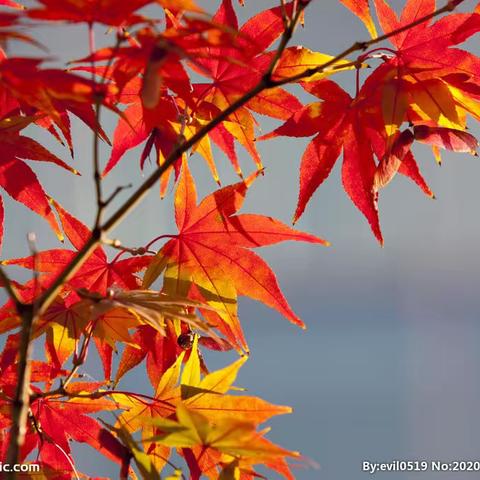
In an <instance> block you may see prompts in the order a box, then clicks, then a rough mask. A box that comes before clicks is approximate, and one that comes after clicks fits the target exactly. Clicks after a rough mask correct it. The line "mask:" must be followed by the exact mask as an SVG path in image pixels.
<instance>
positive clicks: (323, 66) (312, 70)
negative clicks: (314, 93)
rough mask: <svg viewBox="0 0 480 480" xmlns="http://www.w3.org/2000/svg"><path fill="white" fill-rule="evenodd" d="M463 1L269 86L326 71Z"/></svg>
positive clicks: (450, 3)
mask: <svg viewBox="0 0 480 480" xmlns="http://www.w3.org/2000/svg"><path fill="white" fill-rule="evenodd" d="M464 1H465V0H449V1H448V2H447V4H446V5H445V6H443V7H442V8H439V9H437V10H435V11H434V12H433V13H430V14H428V15H425V16H423V17H421V18H419V19H417V20H415V21H414V22H412V23H409V24H408V25H404V26H403V27H400V28H397V29H396V30H392V31H391V32H388V33H385V34H384V35H381V36H380V37H376V38H372V39H371V40H367V41H364V42H355V43H354V44H353V45H351V46H350V47H348V48H347V49H345V50H344V51H343V52H341V53H339V54H338V55H336V56H335V57H333V58H332V59H331V60H329V61H328V62H325V63H322V64H321V65H318V66H316V67H312V68H308V69H307V70H305V71H303V72H300V73H298V74H296V75H293V76H291V77H285V78H282V79H281V80H274V81H272V82H271V87H279V86H281V85H286V84H289V83H294V82H298V81H299V80H302V79H304V78H308V77H312V76H313V75H315V74H317V73H323V72H325V71H327V70H328V68H329V67H331V66H334V65H335V63H337V62H338V61H339V60H343V59H344V58H345V57H348V56H349V55H350V54H351V53H354V52H358V51H362V50H366V49H367V48H368V47H371V46H372V45H376V44H377V43H381V42H383V41H384V40H388V39H389V38H391V37H394V36H395V35H398V34H400V33H403V32H406V31H407V30H410V29H412V28H414V27H416V26H418V25H421V24H422V23H425V22H428V21H430V20H432V19H433V18H435V17H438V16H439V15H442V14H444V13H447V12H451V11H453V10H455V9H456V8H457V7H458V6H459V5H460V4H461V3H463V2H464Z"/></svg>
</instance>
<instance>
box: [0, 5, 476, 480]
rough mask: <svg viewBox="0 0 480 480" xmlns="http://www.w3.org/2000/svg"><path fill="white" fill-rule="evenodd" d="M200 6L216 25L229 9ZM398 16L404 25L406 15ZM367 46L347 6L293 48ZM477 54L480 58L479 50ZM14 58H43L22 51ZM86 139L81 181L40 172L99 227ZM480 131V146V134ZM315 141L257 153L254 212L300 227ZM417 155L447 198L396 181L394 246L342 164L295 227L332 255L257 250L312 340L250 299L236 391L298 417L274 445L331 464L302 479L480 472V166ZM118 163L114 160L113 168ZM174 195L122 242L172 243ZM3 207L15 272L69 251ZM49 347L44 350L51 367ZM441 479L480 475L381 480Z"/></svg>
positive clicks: (292, 248) (78, 142) (249, 10)
mask: <svg viewBox="0 0 480 480" xmlns="http://www.w3.org/2000/svg"><path fill="white" fill-rule="evenodd" d="M200 3H202V5H204V6H205V7H206V8H207V9H208V10H209V11H214V10H215V8H216V7H217V5H218V3H219V2H218V1H216V0H215V1H214V0H205V1H203V2H200ZM476 3H478V2H475V1H473V0H467V1H466V2H465V4H464V7H463V9H466V10H472V9H473V8H474V6H475V4H476ZM246 4H247V5H246V7H244V8H240V7H238V8H237V11H238V14H239V17H240V18H241V19H242V20H244V19H246V18H248V17H250V16H252V14H253V13H254V12H257V11H259V10H260V9H263V8H268V7H270V6H273V5H275V4H276V2H275V1H270V0H269V1H266V0H262V1H253V0H247V1H246ZM391 4H392V5H393V6H394V7H395V8H397V10H398V11H399V10H400V9H401V8H402V6H403V4H404V2H403V1H400V0H395V1H392V2H391ZM442 4H443V3H442ZM105 33H106V32H105V31H104V30H102V28H99V29H97V43H98V45H102V44H103V43H106V42H107V41H108V37H107V36H106V35H105ZM35 35H36V36H37V38H39V39H40V41H41V42H43V43H44V44H46V45H47V46H48V47H49V48H50V49H51V52H52V57H53V56H55V59H54V61H55V62H57V63H58V60H60V61H62V60H65V59H72V58H79V57H81V56H84V55H85V54H87V52H88V43H87V31H86V28H83V27H71V26H69V27H67V28H66V27H64V26H55V27H53V26H52V27H48V28H47V27H43V28H38V29H36V31H35ZM367 37H368V34H367V32H366V30H365V28H364V27H363V24H362V23H361V22H360V21H359V20H358V19H356V18H355V17H354V16H353V15H352V14H351V13H350V12H349V11H347V10H346V9H345V8H344V7H343V6H342V5H341V4H340V3H339V2H338V1H337V0H323V1H322V0H313V1H312V3H311V5H310V6H309V8H308V10H307V15H306V25H305V28H304V29H299V30H298V32H297V34H296V36H295V38H294V43H293V44H301V45H304V46H307V47H309V48H311V49H313V50H317V51H321V52H323V53H329V54H336V53H338V52H340V51H342V50H343V49H344V48H345V47H347V46H350V45H351V44H352V42H354V41H356V40H363V39H366V38H367ZM475 41H476V40H475ZM470 48H473V49H476V51H477V53H478V50H479V49H478V44H475V42H472V43H471V44H470ZM9 53H10V54H12V55H25V56H40V55H42V52H40V51H32V50H31V49H30V48H26V47H25V46H18V45H14V47H13V48H12V49H11V50H10V52H9ZM335 80H336V81H338V82H340V83H341V84H342V86H343V87H344V88H346V89H348V90H349V91H350V93H353V90H354V72H347V73H343V74H340V75H337V76H336V77H335ZM293 91H295V92H296V93H298V94H299V96H300V98H301V100H302V101H304V102H305V103H308V102H312V101H315V100H314V98H313V97H310V96H308V95H307V94H305V93H302V91H301V90H300V89H296V88H294V89H293ZM104 118H105V119H106V130H107V131H109V132H112V131H113V128H114V126H115V121H114V119H113V117H108V116H107V115H105V117H104ZM261 125H262V129H263V132H268V131H270V129H272V128H274V127H275V125H276V124H275V123H274V122H272V121H268V120H265V119H263V118H262V119H261ZM73 128H74V132H73V133H74V141H75V146H76V152H77V153H76V158H75V159H74V161H73V164H74V165H75V168H78V169H79V170H80V171H81V172H82V174H83V176H82V177H81V178H78V177H73V176H72V175H69V174H64V173H63V172H60V170H58V169H54V168H52V167H48V166H42V165H38V164H36V165H35V167H34V168H35V171H36V172H38V175H39V177H40V179H41V181H42V183H43V185H44V187H45V189H46V191H47V192H48V193H49V194H51V195H52V196H54V197H55V198H56V199H58V200H59V201H60V203H62V204H63V205H64V206H65V207H66V208H67V209H68V210H70V211H71V212H72V213H74V214H75V215H77V216H78V217H79V218H81V219H82V220H84V221H85V222H87V223H90V222H92V220H93V215H94V207H95V205H94V202H93V199H94V194H93V185H92V181H91V165H90V163H91V140H92V134H91V132H90V131H89V130H88V129H87V128H85V127H84V126H83V125H82V124H80V123H79V122H76V121H75V122H74V123H73ZM471 132H472V133H474V134H479V133H480V131H479V129H478V126H477V125H475V124H474V122H471ZM31 133H32V135H35V136H36V138H40V139H42V141H44V143H45V144H46V145H47V146H48V147H49V148H51V149H52V150H53V151H54V152H56V153H57V154H59V155H60V156H61V157H62V158H64V159H67V160H68V152H66V151H65V150H63V149H62V148H61V147H60V146H59V145H58V144H56V143H55V142H54V141H52V139H51V138H49V137H48V136H46V135H45V134H44V133H43V132H38V130H35V132H33V130H32V132H31ZM308 141H309V139H304V140H302V139H278V140H273V141H269V142H262V143H259V145H258V148H259V150H260V151H261V153H262V155H263V160H264V164H265V167H266V175H265V176H264V177H263V178H260V179H259V180H258V181H257V182H256V183H255V185H254V186H253V187H252V189H251V192H250V194H249V196H248V198H247V202H246V204H245V207H244V208H243V211H244V212H256V213H261V214H265V215H270V216H273V217H276V218H279V219H281V220H282V221H284V222H286V223H289V222H290V221H291V218H292V215H293V211H294V208H295V204H296V199H297V194H298V170H299V163H300V158H301V156H302V153H303V150H304V148H305V146H306V145H307V143H308ZM238 150H239V151H241V148H239V149H238ZM415 153H416V157H417V160H418V162H419V164H420V167H421V169H422V171H423V173H424V176H425V178H426V179H427V181H428V182H429V185H430V187H431V189H432V190H433V191H434V192H435V194H436V196H437V199H436V200H434V201H433V200H430V199H428V198H427V197H425V196H424V195H423V194H422V193H421V192H420V190H419V189H418V188H417V187H416V186H415V185H414V184H413V183H411V182H409V181H407V180H406V179H404V178H399V177H396V178H395V180H394V181H393V182H392V183H391V184H390V185H389V186H388V188H387V189H385V190H384V191H382V194H381V197H380V216H381V223H382V228H383V233H384V237H385V247H384V248H380V247H379V246H378V244H377V242H376V240H375V239H374V237H373V235H372V234H371V232H370V229H369V227H368V224H367V222H366V221H365V220H364V218H363V217H362V215H361V214H360V213H359V212H358V211H357V210H356V209H355V207H354V206H353V205H352V203H351V202H350V201H349V199H348V198H347V196H346V194H345V193H344V192H343V190H342V187H341V182H340V169H339V166H340V162H339V164H338V165H337V168H335V170H334V171H333V173H332V174H331V176H330V178H329V179H328V180H327V181H326V182H325V184H324V185H323V186H321V187H320V189H319V190H318V191H317V193H316V194H315V196H314V198H313V199H312V201H311V203H310V205H309V206H308V208H307V210H306V213H305V214H304V216H303V217H302V219H301V220H300V221H299V223H298V225H297V227H298V228H300V229H301V230H305V231H309V232H311V233H315V234H317V235H319V236H321V237H323V238H326V239H328V240H329V241H330V242H331V243H332V246H331V247H330V248H324V247H318V246H312V245H306V244H300V243H286V244H282V245H279V246H275V247H269V248H266V249H261V250H258V253H260V254H261V255H262V257H263V258H264V259H266V260H267V261H268V262H269V263H270V265H271V266H272V268H273V269H274V271H275V272H276V273H277V276H278V279H279V283H280V285H281V287H282V289H283V291H284V293H285V296H286V297H287V299H288V300H289V302H290V304H291V305H292V307H293V309H294V310H295V311H296V312H297V313H298V314H299V315H300V317H301V318H302V319H303V320H304V321H305V323H306V324H307V326H308V329H307V331H305V332H304V331H301V330H299V329H297V328H296V327H294V326H292V325H290V324H289V323H288V322H287V321H286V320H285V319H283V318H281V317H280V316H279V315H278V314H277V313H276V312H274V311H272V310H269V309H268V308H266V307H264V306H263V305H261V304H259V303H255V302H253V301H246V300H243V299H242V300H241V301H240V317H241V319H242V322H243V325H244V328H245V331H246V337H247V340H248V342H249V344H250V349H251V359H250V361H249V362H247V364H246V365H245V366H244V367H243V369H242V371H241V373H240V376H239V379H238V382H237V383H238V385H241V386H242V387H245V388H247V389H248V391H249V393H251V394H254V395H258V396H261V397H263V398H265V399H267V400H269V401H272V402H274V403H279V404H285V405H291V406H292V407H293V408H294V412H293V414H292V415H288V416H284V417H279V418H277V419H275V420H274V421H273V422H271V424H272V426H273V430H272V432H271V435H270V438H271V439H272V440H274V441H276V442H278V443H280V444H282V445H283V446H285V447H288V448H290V449H294V450H300V451H301V453H302V454H304V455H305V456H306V457H309V458H311V459H313V460H314V461H315V462H317V463H318V464H319V468H318V469H312V468H301V469H295V470H294V472H295V475H296V477H297V478H298V479H300V480H316V479H328V480H337V479H338V480H346V479H349V480H355V479H361V478H365V477H368V476H369V474H367V473H363V472H362V471H361V467H362V462H363V461H364V460H367V461H372V462H389V461H392V460H424V459H425V460H443V461H450V460H480V454H479V453H478V452H479V445H480V428H479V427H480V416H479V415H478V411H479V405H480V377H479V371H480V349H479V348H478V343H479V340H480V325H479V315H478V310H479V304H480V292H479V280H480V256H479V245H480V221H479V213H478V205H479V202H478V182H479V178H480V163H479V160H478V158H475V157H471V156H469V155H466V154H455V155H451V154H445V155H444V162H443V165H442V166H441V167H440V168H439V167H438V166H437V165H436V164H435V162H434V159H433V156H432V154H431V151H430V150H429V149H428V148H416V150H415ZM108 155H109V149H108V148H107V147H106V146H104V147H103V156H104V158H105V160H106V159H107V158H108ZM138 158H139V153H138V151H135V152H133V153H131V154H128V155H127V156H126V158H124V160H123V161H122V163H121V166H119V167H118V168H116V169H115V170H114V171H113V172H112V173H111V175H110V176H109V177H108V178H107V180H106V188H107V191H108V189H111V190H113V189H114V188H115V186H117V185H119V184H125V183H129V182H132V183H134V184H135V185H138V184H139V183H140V182H141V181H142V178H143V177H142V173H141V172H140V170H139V167H138ZM242 161H243V163H242V166H243V168H244V171H245V172H249V171H251V170H252V168H253V164H252V162H251V160H250V159H248V158H247V156H246V155H245V154H244V152H242ZM217 162H218V165H219V169H220V174H221V180H222V182H223V184H228V183H230V182H234V181H236V178H235V175H234V173H233V171H232V168H231V166H230V165H229V163H228V161H227V160H226V159H225V158H224V157H223V156H222V155H221V154H220V153H219V152H217ZM191 166H192V168H193V170H194V173H195V175H196V179H197V183H198V186H199V191H200V196H203V195H204V194H207V193H209V192H210V191H212V190H213V189H215V184H214V182H213V180H212V179H211V177H210V175H209V173H208V171H207V169H206V167H205V164H204V162H203V160H202V159H200V158H198V157H197V156H194V157H193V158H192V160H191ZM111 190H110V191H111ZM172 191H173V189H172V188H171V189H170V194H169V196H168V197H167V198H166V199H165V200H163V201H160V200H159V198H158V190H154V191H152V192H151V193H150V195H149V196H148V198H147V199H146V200H145V201H144V202H143V203H142V204H141V205H140V206H139V207H138V208H137V209H136V210H135V212H134V213H132V214H131V215H130V216H129V217H128V218H127V220H126V221H125V222H124V224H122V225H121V226H120V227H119V228H118V229H117V230H116V231H115V237H118V238H120V239H121V240H122V242H123V243H124V244H126V245H138V246H139V245H143V244H145V243H146V242H147V241H148V240H150V239H151V238H153V237H155V236H157V235H160V234H162V233H174V232H175V231H176V230H175V227H174V222H173V214H172V195H171V193H172ZM5 203H6V232H7V235H6V240H5V246H4V248H3V252H2V258H11V257H17V256H24V255H26V254H27V253H28V249H27V243H26V240H25V236H26V233H27V232H30V231H34V232H36V233H37V237H38V246H39V248H52V247H53V246H58V243H57V241H56V239H55V237H54V235H53V233H52V232H51V231H50V230H49V229H48V227H46V224H45V222H44V221H42V220H41V219H39V218H38V217H36V216H35V215H33V214H30V212H29V211H27V210H26V209H25V208H23V207H20V206H18V205H16V204H15V203H14V202H13V201H11V200H9V199H8V198H5ZM14 273H15V274H16V275H17V276H18V278H19V279H22V278H23V279H26V278H27V276H26V275H25V273H22V272H21V271H20V270H18V271H14ZM41 348H42V347H41V346H40V345H39V346H38V347H37V351H38V352H39V353H41ZM233 358H234V355H230V354H218V353H215V354H207V363H208V364H209V366H210V368H211V369H212V370H213V369H216V368H219V367H222V366H224V365H226V364H227V363H228V362H229V361H231V360H232V359H233ZM97 367H98V362H97V360H96V359H95V358H93V359H92V361H91V362H90V364H88V365H87V366H86V367H85V372H86V373H88V374H89V375H91V376H92V377H94V378H95V370H96V368H97ZM142 383H144V388H145V390H146V391H148V388H149V385H148V384H147V382H146V380H145V379H144V378H143V376H142V375H141V374H139V373H135V374H133V375H129V376H128V377H127V378H126V379H125V382H124V384H123V388H124V389H125V390H127V389H128V388H129V387H131V388H132V389H138V388H139V384H142ZM76 452H77V459H78V467H79V470H80V471H83V472H85V473H88V474H90V475H92V476H107V477H109V478H117V476H118V471H117V468H116V467H115V466H113V467H112V465H109V464H107V463H106V462H104V461H103V460H102V459H101V458H100V457H99V456H97V454H96V452H94V451H92V450H91V449H90V448H87V447H85V448H83V447H80V448H78V449H77V450H76ZM267 476H268V478H272V479H273V478H277V477H275V476H274V475H270V474H267ZM437 477H442V478H448V479H456V478H460V477H461V478H464V477H467V478H480V473H473V474H468V473H461V474H457V475H455V474H452V473H446V474H439V473H430V472H424V473H419V474H407V473H397V474H395V473H388V474H387V473H378V474H376V475H375V478H378V479H383V478H402V479H408V480H410V479H411V480H414V479H417V478H422V479H424V480H427V479H430V478H437Z"/></svg>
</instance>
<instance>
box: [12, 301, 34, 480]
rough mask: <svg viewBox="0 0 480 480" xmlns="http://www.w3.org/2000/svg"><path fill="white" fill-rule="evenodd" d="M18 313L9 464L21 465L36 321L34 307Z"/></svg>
mask: <svg viewBox="0 0 480 480" xmlns="http://www.w3.org/2000/svg"><path fill="white" fill-rule="evenodd" d="M17 311H18V313H19V315H20V316H21V318H22V328H21V338H20V346H19V349H18V358H19V360H18V377H17V387H16V389H15V398H14V400H13V403H12V427H11V429H10V445H9V448H8V453H7V460H6V461H7V463H10V464H14V463H19V458H20V449H21V447H22V445H23V443H24V440H25V433H26V430H27V418H28V409H29V407H30V398H29V397H30V374H31V368H30V355H31V350H32V342H31V335H32V326H33V320H34V314H33V312H34V307H33V305H23V304H22V305H18V306H17ZM6 478H7V480H13V479H15V478H16V473H15V472H10V473H7V475H6Z"/></svg>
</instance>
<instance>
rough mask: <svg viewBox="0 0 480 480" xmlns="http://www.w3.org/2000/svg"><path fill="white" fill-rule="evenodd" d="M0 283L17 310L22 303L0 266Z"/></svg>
mask: <svg viewBox="0 0 480 480" xmlns="http://www.w3.org/2000/svg"><path fill="white" fill-rule="evenodd" d="M0 282H1V284H2V287H3V288H4V289H5V290H6V292H7V294H8V296H9V297H10V299H11V300H12V301H13V303H14V304H15V306H16V307H17V309H18V306H20V305H23V302H22V301H21V300H20V297H19V295H18V292H17V289H16V288H15V286H14V284H13V282H12V280H10V278H9V276H8V275H7V273H6V272H5V270H4V269H3V267H2V266H1V265H0Z"/></svg>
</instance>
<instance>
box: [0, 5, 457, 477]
mask: <svg viewBox="0 0 480 480" xmlns="http://www.w3.org/2000/svg"><path fill="white" fill-rule="evenodd" d="M463 2H464V0H449V1H448V3H447V4H446V5H445V6H444V7H442V8H440V9H438V10H436V11H435V12H433V13H432V14H430V15H426V16H424V17H422V18H420V19H418V20H416V21H415V22H412V23H411V24H408V25H405V26H403V27H401V28H399V29H397V30H394V31H392V32H389V33H387V34H384V35H382V36H380V37H377V38H374V39H371V40H368V41H364V42H355V43H354V44H353V45H352V46H350V47H349V48H347V49H345V50H344V51H343V52H341V53H340V54H338V55H337V56H335V57H333V58H332V59H331V60H329V61H328V62H325V63H323V64H321V65H318V66H317V67H314V68H310V69H307V70H305V71H304V72H301V73H299V74H297V75H294V76H292V77H288V78H284V79H281V80H273V79H272V74H273V72H274V70H275V67H276V65H277V63H278V61H279V59H280V58H281V55H282V53H283V51H284V50H285V48H286V46H287V45H288V42H289V40H290V38H291V36H292V35H293V32H294V29H295V26H296V22H298V20H299V18H300V16H301V13H302V12H303V10H304V8H305V7H306V4H307V2H299V7H298V9H297V11H296V14H295V21H293V20H292V21H291V22H290V24H289V27H288V28H287V29H285V31H284V33H283V35H282V37H281V39H280V44H279V47H278V48H277V51H276V52H275V54H274V57H273V59H272V62H271V64H270V66H269V68H268V69H267V72H266V74H265V75H264V76H263V77H262V79H261V80H260V82H259V83H258V84H257V85H256V86H255V87H254V88H253V89H252V90H250V91H249V92H247V93H246V94H245V95H243V96H242V97H240V98H239V99H237V100H236V101H235V102H234V103H232V104H231V105H230V106H229V107H228V108H226V109H225V110H224V111H222V112H221V113H220V114H219V115H218V116H217V117H215V118H214V119H213V120H211V121H210V122H209V123H208V124H207V125H205V126H204V127H202V128H201V129H200V130H198V131H197V133H196V134H195V135H193V136H192V137H191V138H190V139H189V140H186V141H184V142H182V143H181V144H179V145H177V146H175V148H174V149H173V150H172V152H171V153H170V155H169V156H168V157H167V158H166V160H165V162H164V163H163V164H162V165H161V166H160V167H159V168H157V169H156V170H155V171H154V172H153V173H152V174H151V175H150V176H149V177H148V178H147V180H145V182H144V183H143V184H142V185H140V187H139V188H138V189H137V190H136V191H135V192H134V193H132V194H131V195H130V197H129V198H128V199H127V200H126V201H125V202H124V203H123V204H122V205H121V206H120V207H119V208H118V209H117V211H116V212H115V213H113V214H112V215H111V216H110V218H108V220H106V221H105V222H104V223H103V224H101V216H102V213H103V210H104V206H103V205H102V203H101V201H99V202H98V205H97V206H98V211H97V221H96V226H95V228H94V229H93V232H92V235H91V237H90V239H89V240H88V241H87V242H86V243H85V245H84V246H83V247H82V248H81V249H80V250H79V251H78V252H77V254H76V256H75V257H74V258H73V260H72V261H71V262H70V264H69V265H67V266H66V267H65V269H64V270H63V271H62V273H61V274H60V275H59V276H58V277H57V278H56V280H55V281H54V282H53V284H52V285H51V286H50V287H49V288H48V289H47V290H46V291H45V292H44V294H43V295H42V296H41V297H40V298H39V299H38V301H37V306H38V311H37V314H38V315H41V314H42V313H44V312H45V311H46V309H47V308H48V307H49V306H50V304H51V303H52V301H53V300H54V299H55V297H56V296H57V294H58V293H59V292H60V290H61V288H62V286H63V285H64V284H65V282H67V281H68V280H69V279H70V278H72V276H73V275H74V274H75V273H76V272H77V271H78V269H79V268H80V267H81V266H82V265H83V263H84V262H85V261H86V260H87V259H88V257H89V256H90V254H91V253H92V252H93V250H94V249H95V248H96V247H97V246H98V245H99V244H100V243H101V242H102V240H103V238H104V236H105V234H106V233H108V232H110V231H111V230H112V229H113V228H115V227H116V226H117V225H118V224H119V223H120V222H121V221H122V220H123V219H124V218H125V217H126V216H127V215H128V214H129V213H130V212H131V211H132V210H133V209H134V208H135V207H136V206H137V205H138V203H140V202H141V201H142V199H143V198H144V196H145V195H146V194H147V193H148V192H149V191H150V189H151V188H152V187H153V186H154V185H155V184H156V183H157V181H158V180H159V179H160V178H161V177H162V175H163V174H164V173H165V172H166V171H167V170H168V169H169V168H170V167H171V166H172V165H173V164H174V163H175V161H176V160H177V159H178V158H180V157H181V155H182V154H183V153H185V152H186V151H188V150H189V149H191V148H192V147H193V146H194V145H195V144H196V143H197V142H199V141H200V140H201V139H202V138H203V137H205V136H206V135H207V134H208V133H209V132H210V131H211V130H213V129H214V128H215V127H216V126H217V125H219V124H220V123H221V122H223V121H224V120H226V119H228V117H229V116H230V115H231V114H232V113H234V112H235V111H236V110H238V109H239V108H241V107H242V106H244V105H245V104H246V103H247V102H249V101H250V100H251V99H252V98H254V97H255V96H257V95H258V94H259V93H261V92H263V91H264V90H268V89H271V88H274V87H277V86H281V85H285V84H287V83H293V82H296V81H298V80H301V79H303V78H308V77H310V76H313V75H315V74H317V73H322V72H325V71H327V70H328V69H329V68H330V67H333V68H335V67H336V66H335V64H336V63H337V62H338V61H340V60H343V59H344V58H345V57H347V56H348V55H350V54H351V53H353V52H356V51H361V50H365V49H367V48H368V47H370V46H372V45H375V44H377V43H380V42H382V41H383V40H386V39H388V38H390V37H392V36H394V35H397V34H399V33H402V32H404V31H407V30H409V29H411V28H413V27H415V26H417V25H420V24H421V23H424V22H427V21H429V20H431V19H432V18H434V17H437V16H439V15H441V14H443V13H446V12H449V11H453V10H454V9H455V8H456V7H457V6H458V5H460V4H461V3H463ZM96 137H98V135H97V136H96ZM96 141H98V139H97V140H96ZM94 150H95V151H94V156H95V157H96V160H95V164H96V163H97V161H98V151H97V150H96V149H94ZM96 178H97V177H96ZM98 198H101V197H100V196H99V195H98V192H97V199H98ZM1 275H2V274H1V271H0V276H1ZM17 308H18V309H19V313H21V316H22V323H23V325H22V341H21V348H20V361H19V376H18V388H17V395H16V399H15V402H14V405H13V415H12V417H13V418H12V423H13V426H12V436H11V439H12V440H11V444H10V448H9V455H8V459H9V462H10V463H18V459H19V452H20V446H21V445H22V443H23V436H22V435H23V434H24V432H25V424H26V419H27V415H26V414H25V415H22V412H26V413H28V408H26V409H25V408H22V406H23V405H24V404H27V405H28V402H29V398H28V390H29V382H30V377H29V362H28V358H29V346H30V335H31V328H32V323H33V318H34V316H33V308H32V306H25V305H23V304H19V305H17ZM8 478H12V479H14V478H15V474H12V476H9V477H8Z"/></svg>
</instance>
